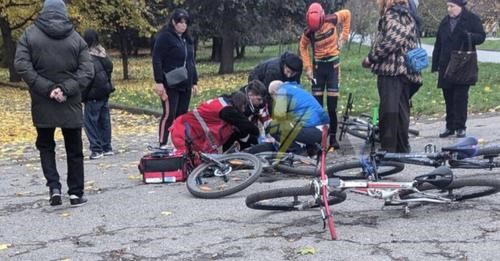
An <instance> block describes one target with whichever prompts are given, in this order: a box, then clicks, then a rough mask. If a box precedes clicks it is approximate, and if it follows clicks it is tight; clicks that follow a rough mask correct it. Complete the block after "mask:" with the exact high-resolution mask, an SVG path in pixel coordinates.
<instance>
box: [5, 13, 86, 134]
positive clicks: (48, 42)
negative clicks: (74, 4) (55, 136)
mask: <svg viewBox="0 0 500 261" xmlns="http://www.w3.org/2000/svg"><path fill="white" fill-rule="evenodd" d="M14 65H15V67H16V70H17V72H18V73H19V74H20V75H21V77H22V78H23V80H24V81H25V82H26V84H27V85H28V86H29V91H30V95H31V114H32V118H33V124H34V125H35V127H39V128H55V127H61V128H80V127H81V126H82V125H83V121H82V114H83V112H82V99H81V93H82V91H84V89H85V88H86V87H87V85H88V84H89V83H90V81H91V80H92V78H93V77H94V69H93V66H92V62H91V61H90V54H89V51H88V48H87V44H86V43H85V41H84V40H83V39H82V37H81V36H80V35H79V34H78V33H77V32H76V31H75V30H74V29H73V25H72V24H71V22H70V21H69V19H68V17H67V14H65V13H60V12H55V11H54V10H46V11H42V13H41V14H40V16H39V17H38V18H37V20H36V21H35V25H31V26H30V27H28V28H27V29H26V31H25V32H24V34H23V35H22V36H21V37H20V39H19V41H18V43H17V50H16V56H15V60H14ZM57 87H59V88H61V90H62V91H63V93H64V94H65V95H66V96H67V100H66V101H65V102H62V103H59V102H57V101H56V100H54V99H51V98H50V93H51V92H52V90H54V89H55V88H57Z"/></svg>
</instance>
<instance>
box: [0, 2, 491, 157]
mask: <svg viewBox="0 0 500 261" xmlns="http://www.w3.org/2000/svg"><path fill="white" fill-rule="evenodd" d="M311 2H313V1H308V0H304V1H296V0H268V1H248V0H213V1H194V0H175V1H158V0H143V1H136V0H123V1H118V0H116V1H115V0H100V1H83V0H71V1H66V3H67V5H68V10H69V13H70V17H71V20H72V21H73V22H74V24H75V26H76V30H77V31H79V32H82V31H83V30H85V29H86V28H95V29H97V30H99V32H100V34H101V35H100V36H101V41H102V42H103V43H104V46H105V47H106V48H107V49H108V51H109V52H110V54H111V56H112V58H113V62H114V68H115V70H114V73H113V82H114V84H115V86H116V89H117V91H116V92H115V93H114V94H113V95H112V97H111V100H110V102H111V103H112V107H113V108H121V109H124V110H120V111H118V112H114V115H113V116H114V117H113V130H114V133H118V134H119V133H137V134H140V133H142V132H147V131H154V130H155V129H156V128H157V126H156V125H157V123H156V119H155V118H153V117H151V116H149V115H156V116H157V115H158V113H159V111H160V110H161V105H160V102H159V100H158V97H157V95H156V94H155V93H154V92H153V91H152V89H153V88H152V87H153V83H154V82H153V79H152V78H153V73H152V66H151V53H150V50H151V46H152V43H153V42H154V35H155V32H156V31H157V30H158V29H159V28H161V26H162V25H163V24H164V23H165V21H166V20H167V19H168V15H169V14H170V12H171V11H172V10H173V9H174V8H176V7H183V8H185V9H187V10H188V12H189V13H190V16H191V21H192V23H191V25H190V26H189V30H190V31H191V33H192V34H193V36H194V37H195V40H196V60H197V70H198V74H199V82H198V87H199V89H200V94H199V95H198V96H196V97H194V98H193V99H192V102H191V107H193V106H196V105H197V104H198V103H199V102H200V101H203V100H207V99H209V98H211V97H214V96H217V95H220V94H223V93H229V92H231V91H234V90H236V89H238V88H239V87H241V86H242V85H244V84H245V83H246V82H247V77H248V74H249V72H250V70H252V68H253V67H254V66H256V65H257V64H258V63H259V62H262V61H264V60H266V59H269V58H271V57H276V56H279V55H280V54H281V53H282V52H284V51H291V52H297V43H298V40H299V37H300V34H301V33H302V32H303V29H304V28H305V23H304V14H305V11H306V9H307V6H308V5H309V4H310V3H311ZM316 2H317V1H316ZM319 2H321V3H322V5H323V6H324V7H325V10H327V11H328V12H333V11H334V10H335V9H338V8H347V9H349V10H351V12H352V14H353V16H352V22H351V37H350V41H349V42H348V44H347V45H346V46H345V47H344V48H343V50H342V54H341V63H342V67H341V95H342V96H341V97H346V94H347V93H350V92H352V93H353V95H354V97H355V102H354V108H353V113H354V114H357V113H363V112H369V111H370V110H371V109H372V108H373V107H374V106H377V102H378V95H377V90H376V77H375V76H374V75H373V74H372V73H371V72H370V71H369V70H365V69H362V68H361V66H360V63H361V61H362V59H363V58H364V57H365V56H366V54H367V53H368V51H369V47H368V46H365V45H362V44H360V43H359V42H365V44H367V45H369V44H370V39H373V35H374V33H375V32H376V25H377V20H378V11H377V7H376V1H375V0H373V1H372V0H332V1H319ZM41 3H42V1H34V0H22V1H11V0H1V1H0V10H1V11H0V29H1V32H2V38H1V39H0V65H1V66H0V81H1V83H0V100H1V101H0V106H1V107H2V108H4V109H2V110H1V112H0V118H1V119H2V120H1V121H2V124H0V143H2V144H8V143H9V144H12V143H16V142H28V141H33V140H34V138H33V137H34V134H35V132H34V128H33V127H32V126H31V125H32V124H31V116H30V113H29V109H27V108H29V106H30V105H29V94H28V93H27V91H26V89H25V86H24V84H23V83H22V82H21V79H20V78H19V75H17V73H16V72H15V70H14V69H13V65H12V61H13V57H14V53H15V43H16V40H17V38H18V37H19V36H20V35H21V34H22V32H23V29H24V28H26V27H27V26H29V25H30V24H31V23H32V22H33V20H34V19H36V16H37V14H38V12H39V11H40V9H41ZM419 3H420V4H419V12H420V14H421V16H422V17H423V19H424V27H423V29H422V36H423V39H422V42H423V43H428V44H432V43H433V41H434V38H433V36H434V35H435V33H436V30H437V27H438V24H439V22H440V20H441V19H442V17H444V16H445V15H446V1H444V0H443V1H435V0H420V1H419ZM467 8H469V9H470V10H472V11H473V12H475V13H477V14H479V15H480V16H481V19H482V21H483V23H484V27H485V30H486V31H487V33H488V36H490V37H489V38H488V39H487V41H486V42H485V43H484V44H483V45H481V46H479V49H485V50H493V51H500V40H498V39H497V38H494V37H492V36H494V34H495V32H496V30H497V29H495V27H498V20H499V16H500V1H498V0H472V1H469V3H468V4H467ZM355 39H357V40H355ZM479 69H480V70H479V72H480V73H479V82H478V83H477V85H476V86H475V87H474V88H473V89H472V91H471V92H470V101H469V104H470V112H471V113H482V112H497V111H500V102H499V101H500V74H499V73H498V72H500V64H494V63H481V64H480V65H479ZM304 75H305V73H304V74H303V78H302V83H303V84H304V87H305V88H310V84H309V82H308V81H307V80H306V78H305V76H304ZM423 77H424V85H423V86H422V87H421V89H420V91H419V92H418V93H417V94H416V95H415V97H414V99H413V101H412V103H413V108H412V117H413V118H414V119H415V118H417V119H418V118H420V117H427V118H435V119H438V118H440V117H442V116H443V114H444V100H443V98H442V94H441V91H440V90H439V89H437V88H436V75H435V74H433V73H431V72H430V70H429V68H428V69H427V70H425V71H424V72H423ZM12 86H17V87H21V89H12V88H3V87H12ZM23 87H24V89H23ZM344 106H345V101H344V100H342V98H341V101H340V104H339V108H338V109H339V111H342V110H343V108H344ZM129 112H132V113H135V114H134V115H131V114H129ZM137 113H139V115H137ZM115 137H116V136H115ZM1 150H3V148H2V149H1ZM0 157H1V153H0Z"/></svg>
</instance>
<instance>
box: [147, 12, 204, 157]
mask: <svg viewBox="0 0 500 261" xmlns="http://www.w3.org/2000/svg"><path fill="white" fill-rule="evenodd" d="M189 24H190V19H189V14H188V13H187V11H186V10H184V9H180V8H179V9H175V10H174V11H173V12H172V15H171V16H170V19H169V20H168V23H167V24H166V25H165V26H164V27H163V28H162V29H161V30H160V32H159V33H158V35H157V37H156V40H155V44H154V47H153V72H154V80H155V82H156V84H155V92H156V94H158V96H160V98H161V102H162V103H161V105H162V107H163V115H162V117H161V120H160V128H159V141H160V147H162V148H163V147H166V145H167V142H168V135H169V132H168V129H169V128H170V126H171V125H172V122H173V121H174V119H175V118H177V117H179V116H180V115H182V114H184V113H186V112H187V110H188V108H189V102H190V100H191V93H192V94H194V95H196V92H197V88H198V87H197V83H198V74H197V72H196V65H195V60H194V42H193V39H192V38H191V35H190V34H189V31H188V25H189ZM184 62H185V66H186V68H187V71H188V79H187V80H186V81H184V82H181V83H178V84H176V85H174V86H168V85H167V82H166V80H165V76H164V74H165V73H167V72H169V71H171V70H174V69H176V68H179V67H182V66H183V65H184Z"/></svg>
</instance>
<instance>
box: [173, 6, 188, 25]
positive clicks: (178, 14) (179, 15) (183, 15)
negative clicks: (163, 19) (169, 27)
mask: <svg viewBox="0 0 500 261" xmlns="http://www.w3.org/2000/svg"><path fill="white" fill-rule="evenodd" d="M181 19H185V20H186V22H187V23H188V24H190V22H191V21H190V19H189V14H188V12H187V11H186V10H185V9H182V8H176V9H175V10H174V11H173V12H172V20H174V21H175V22H179V21H180V20H181Z"/></svg>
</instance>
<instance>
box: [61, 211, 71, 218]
mask: <svg viewBox="0 0 500 261" xmlns="http://www.w3.org/2000/svg"><path fill="white" fill-rule="evenodd" d="M69 216H71V214H70V213H68V212H64V213H62V214H61V217H69Z"/></svg>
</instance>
